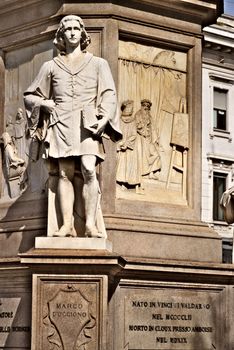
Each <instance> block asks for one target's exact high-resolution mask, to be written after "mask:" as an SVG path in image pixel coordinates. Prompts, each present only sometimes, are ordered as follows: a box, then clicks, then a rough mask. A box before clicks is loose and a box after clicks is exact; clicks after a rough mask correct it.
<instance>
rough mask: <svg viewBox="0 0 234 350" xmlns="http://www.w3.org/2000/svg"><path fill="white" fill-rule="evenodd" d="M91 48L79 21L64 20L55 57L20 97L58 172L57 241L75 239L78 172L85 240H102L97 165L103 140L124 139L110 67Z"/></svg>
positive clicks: (36, 133) (61, 24) (56, 40)
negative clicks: (80, 184)
mask: <svg viewBox="0 0 234 350" xmlns="http://www.w3.org/2000/svg"><path fill="white" fill-rule="evenodd" d="M89 43H90V37H89V35H88V34H87V32H86V30H85V27H84V23H83V21H82V19H81V18H80V17H78V16H74V15H69V16H66V17H64V18H63V19H62V20H61V22H60V24H59V27H58V30H57V32H56V35H55V40H54V44H55V46H56V47H57V48H58V50H59V51H60V53H59V55H58V56H57V57H55V58H54V59H52V60H51V61H48V62H46V63H44V64H43V66H42V68H41V70H40V72H39V74H38V76H37V77H36V78H35V80H34V81H33V83H32V84H31V86H30V87H29V88H28V89H27V91H26V92H25V94H24V96H25V106H26V112H27V117H28V124H29V128H30V130H31V136H32V137H37V138H39V139H41V140H44V157H45V158H48V159H49V160H50V162H51V163H53V164H54V163H56V164H57V166H58V171H59V181H58V188H57V193H58V198H59V205H60V211H61V216H62V225H61V227H60V228H59V230H58V231H57V232H54V234H53V235H54V236H60V237H65V236H77V232H76V231H75V229H74V215H73V210H74V204H75V203H76V202H77V196H76V192H77V189H76V185H75V173H76V171H77V170H78V171H80V172H81V174H82V177H83V189H82V197H83V201H84V210H85V236H86V237H103V235H102V233H101V232H99V230H98V228H97V225H96V212H97V205H98V198H99V192H100V190H99V184H98V180H97V176H96V165H97V164H98V163H100V162H101V161H103V160H104V157H105V154H104V148H103V143H102V136H104V135H105V137H109V138H110V139H111V140H113V141H114V142H116V141H119V140H120V139H121V137H122V135H121V131H120V129H119V120H118V116H117V114H116V108H117V99H116V91H115V85H114V82H113V78H112V75H111V71H110V68H109V65H108V63H107V61H106V60H104V59H102V58H100V57H95V56H93V55H92V54H91V53H89V52H87V51H86V47H87V46H88V44H89ZM79 198H80V196H79ZM78 204H79V203H78ZM48 215H50V213H48Z"/></svg>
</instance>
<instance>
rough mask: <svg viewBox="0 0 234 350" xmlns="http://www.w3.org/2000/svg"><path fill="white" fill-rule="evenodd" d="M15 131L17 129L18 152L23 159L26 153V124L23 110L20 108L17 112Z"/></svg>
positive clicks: (16, 143) (15, 134)
mask: <svg viewBox="0 0 234 350" xmlns="http://www.w3.org/2000/svg"><path fill="white" fill-rule="evenodd" d="M14 129H15V132H14V140H15V145H16V148H17V150H18V154H19V155H20V156H21V157H23V156H24V155H25V151H26V143H25V136H26V123H25V119H24V116H23V110H22V108H18V110H17V113H16V118H15V124H14Z"/></svg>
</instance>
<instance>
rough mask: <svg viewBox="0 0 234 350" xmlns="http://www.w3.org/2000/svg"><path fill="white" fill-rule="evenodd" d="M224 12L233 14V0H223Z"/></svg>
mask: <svg viewBox="0 0 234 350" xmlns="http://www.w3.org/2000/svg"><path fill="white" fill-rule="evenodd" d="M224 13H226V14H229V15H232V16H234V0H224Z"/></svg>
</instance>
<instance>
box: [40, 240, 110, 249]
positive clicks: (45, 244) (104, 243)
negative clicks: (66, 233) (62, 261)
mask: <svg viewBox="0 0 234 350" xmlns="http://www.w3.org/2000/svg"><path fill="white" fill-rule="evenodd" d="M35 248H36V249H69V250H75V249H79V250H82V249H84V250H107V251H109V252H112V243H111V242H110V241H108V240H107V239H105V238H73V237H69V238H66V237H36V239H35Z"/></svg>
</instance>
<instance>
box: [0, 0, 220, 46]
mask: <svg viewBox="0 0 234 350" xmlns="http://www.w3.org/2000/svg"><path fill="white" fill-rule="evenodd" d="M221 10H222V9H221V8H220V1H218V0H206V1H205V0H202V1H201V0H173V1H172V0H164V1H161V0H129V1H127V2H126V1H124V0H98V1H92V2H90V1H87V0H83V1H82V0H80V1H79V2H72V1H65V0H50V1H48V0H24V1H18V0H4V1H2V2H0V41H1V48H2V49H3V50H10V49H11V47H15V46H18V45H19V46H20V45H21V43H23V42H26V41H28V40H29V41H30V43H32V42H36V41H40V40H42V37H43V39H44V38H45V37H48V38H49V37H50V36H51V37H52V36H53V34H52V33H54V31H55V30H56V26H57V24H58V22H59V20H60V18H61V17H62V16H63V15H66V14H69V13H75V14H79V15H81V16H82V17H83V18H86V19H89V18H90V19H92V18H97V19H98V18H115V19H123V20H127V21H128V20H129V21H134V22H136V23H138V22H139V23H142V24H146V25H147V24H148V25H152V26H156V25H158V26H162V27H163V26H164V27H165V26H167V27H172V28H175V30H176V29H177V30H179V31H184V32H185V33H186V32H188V33H191V34H194V33H195V34H196V35H199V34H200V31H201V30H200V26H204V25H209V24H211V23H214V22H215V21H216V19H217V17H218V16H219V15H220V13H221ZM165 17H168V18H170V19H171V23H169V22H168V21H165ZM186 22H189V23H190V24H189V26H188V25H187V24H186ZM185 24H186V25H185Z"/></svg>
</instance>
